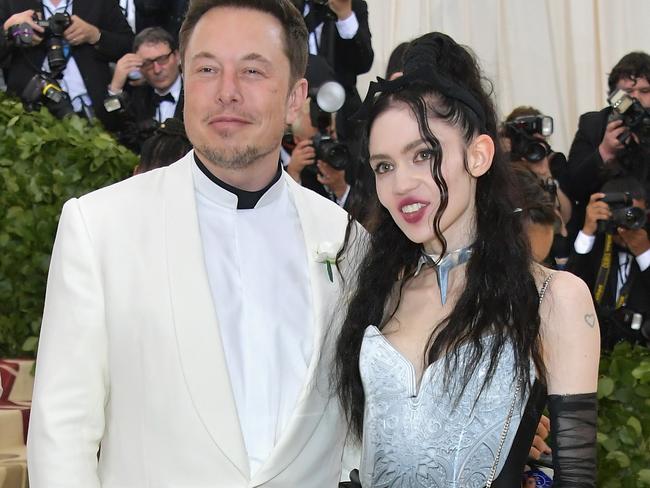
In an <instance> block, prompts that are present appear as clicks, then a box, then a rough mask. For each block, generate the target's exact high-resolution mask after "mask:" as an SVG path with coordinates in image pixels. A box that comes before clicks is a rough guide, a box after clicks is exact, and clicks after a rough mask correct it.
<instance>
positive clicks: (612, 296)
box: [566, 234, 650, 348]
mask: <svg viewBox="0 0 650 488" xmlns="http://www.w3.org/2000/svg"><path fill="white" fill-rule="evenodd" d="M604 248H605V235H604V234H598V235H597V236H596V241H595V242H594V247H593V248H592V250H591V252H589V253H587V254H578V253H576V252H575V249H573V251H572V253H571V256H570V257H569V261H568V262H567V266H566V270H567V271H570V272H572V273H573V274H575V275H577V276H579V277H580V278H582V280H583V281H584V282H585V283H586V284H587V286H589V289H590V290H591V291H592V296H593V291H594V287H595V285H596V276H597V275H598V270H599V269H600V262H601V259H602V256H603V252H604ZM631 258H632V264H631V266H630V274H629V278H628V279H631V280H632V281H631V285H630V286H631V287H630V294H629V297H628V300H627V304H626V307H627V308H628V309H630V310H633V311H634V312H639V313H642V314H644V317H645V318H646V319H650V268H647V269H646V270H645V271H641V270H640V269H639V265H638V263H637V262H636V259H634V258H633V257H632V256H631ZM618 268H619V255H618V250H617V249H616V248H615V249H613V250H612V264H611V268H610V271H609V277H608V280H607V283H606V286H605V291H604V294H603V299H602V301H601V304H600V306H597V312H598V315H599V320H600V322H601V341H602V345H603V347H605V348H611V347H612V346H613V345H614V344H615V343H616V342H618V341H620V340H621V339H627V340H630V341H633V342H636V341H639V342H645V339H643V338H642V336H641V334H640V332H638V331H633V330H631V329H630V328H629V327H616V326H615V325H613V324H612V323H611V321H610V320H609V317H610V316H611V314H612V311H613V310H614V309H615V307H616V287H617V280H618Z"/></svg>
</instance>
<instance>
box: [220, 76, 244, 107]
mask: <svg viewBox="0 0 650 488" xmlns="http://www.w3.org/2000/svg"><path fill="white" fill-rule="evenodd" d="M241 98H242V97H241V87H240V82H239V78H238V77H237V73H236V72H235V70H233V69H223V70H222V72H221V76H220V78H219V90H218V93H217V100H218V101H219V102H221V103H222V104H224V105H227V104H230V103H237V102H240V101H241Z"/></svg>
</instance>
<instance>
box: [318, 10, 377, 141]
mask: <svg viewBox="0 0 650 488" xmlns="http://www.w3.org/2000/svg"><path fill="white" fill-rule="evenodd" d="M352 10H353V12H354V14H355V15H356V17H357V21H358V22H359V29H358V30H357V33H356V34H355V36H354V37H353V38H352V39H343V38H341V36H340V35H339V31H338V29H337V28H336V19H334V18H332V19H328V20H326V21H325V22H324V23H323V30H322V32H321V38H320V50H319V53H318V54H320V55H321V56H323V57H324V58H325V59H327V61H328V63H329V64H330V66H331V67H332V68H333V69H334V74H335V76H336V81H338V82H339V83H340V84H341V85H343V87H344V88H345V104H344V105H343V108H341V110H340V111H339V113H338V116H337V127H338V129H339V138H340V139H342V140H345V139H354V138H355V136H354V134H352V133H351V131H352V127H351V126H350V124H349V119H350V117H351V116H352V115H354V113H355V112H356V111H357V110H358V109H359V106H360V105H361V99H360V97H359V93H358V92H357V76H358V75H360V74H363V73H367V72H368V71H369V70H370V68H371V66H372V62H373V59H374V56H375V55H374V52H373V50H372V43H371V35H370V26H369V25H368V4H367V3H366V2H365V1H364V0H352Z"/></svg>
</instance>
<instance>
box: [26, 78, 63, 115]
mask: <svg viewBox="0 0 650 488" xmlns="http://www.w3.org/2000/svg"><path fill="white" fill-rule="evenodd" d="M21 98H22V100H23V103H24V104H25V107H26V108H27V110H35V109H37V108H38V107H39V106H40V105H45V107H47V108H48V110H49V111H50V112H52V115H54V116H55V117H58V118H60V119H61V118H63V117H65V116H66V115H68V114H72V113H74V110H73V109H72V103H71V102H70V97H69V96H68V94H67V93H66V92H65V91H63V89H62V88H61V86H60V85H59V84H58V83H57V81H56V80H55V79H53V78H51V77H49V76H46V75H44V74H37V75H34V76H33V77H32V79H31V80H29V83H27V85H26V86H25V89H24V90H23V92H22V95H21Z"/></svg>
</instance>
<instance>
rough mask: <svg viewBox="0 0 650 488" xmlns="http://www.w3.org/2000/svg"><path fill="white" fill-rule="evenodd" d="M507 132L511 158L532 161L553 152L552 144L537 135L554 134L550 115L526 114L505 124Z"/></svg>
mask: <svg viewBox="0 0 650 488" xmlns="http://www.w3.org/2000/svg"><path fill="white" fill-rule="evenodd" d="M505 134H506V136H507V137H508V138H509V139H510V144H511V145H510V159H511V160H512V161H518V160H521V159H525V160H526V161H529V162H531V163H536V162H538V161H541V160H542V159H544V158H545V157H546V156H548V155H549V154H551V146H550V145H549V144H548V142H546V141H545V140H543V139H540V138H539V137H535V136H540V135H541V136H544V137H547V136H550V135H551V134H553V118H552V117H549V116H548V115H524V116H521V117H517V118H515V119H514V120H511V121H510V122H507V123H506V125H505Z"/></svg>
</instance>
